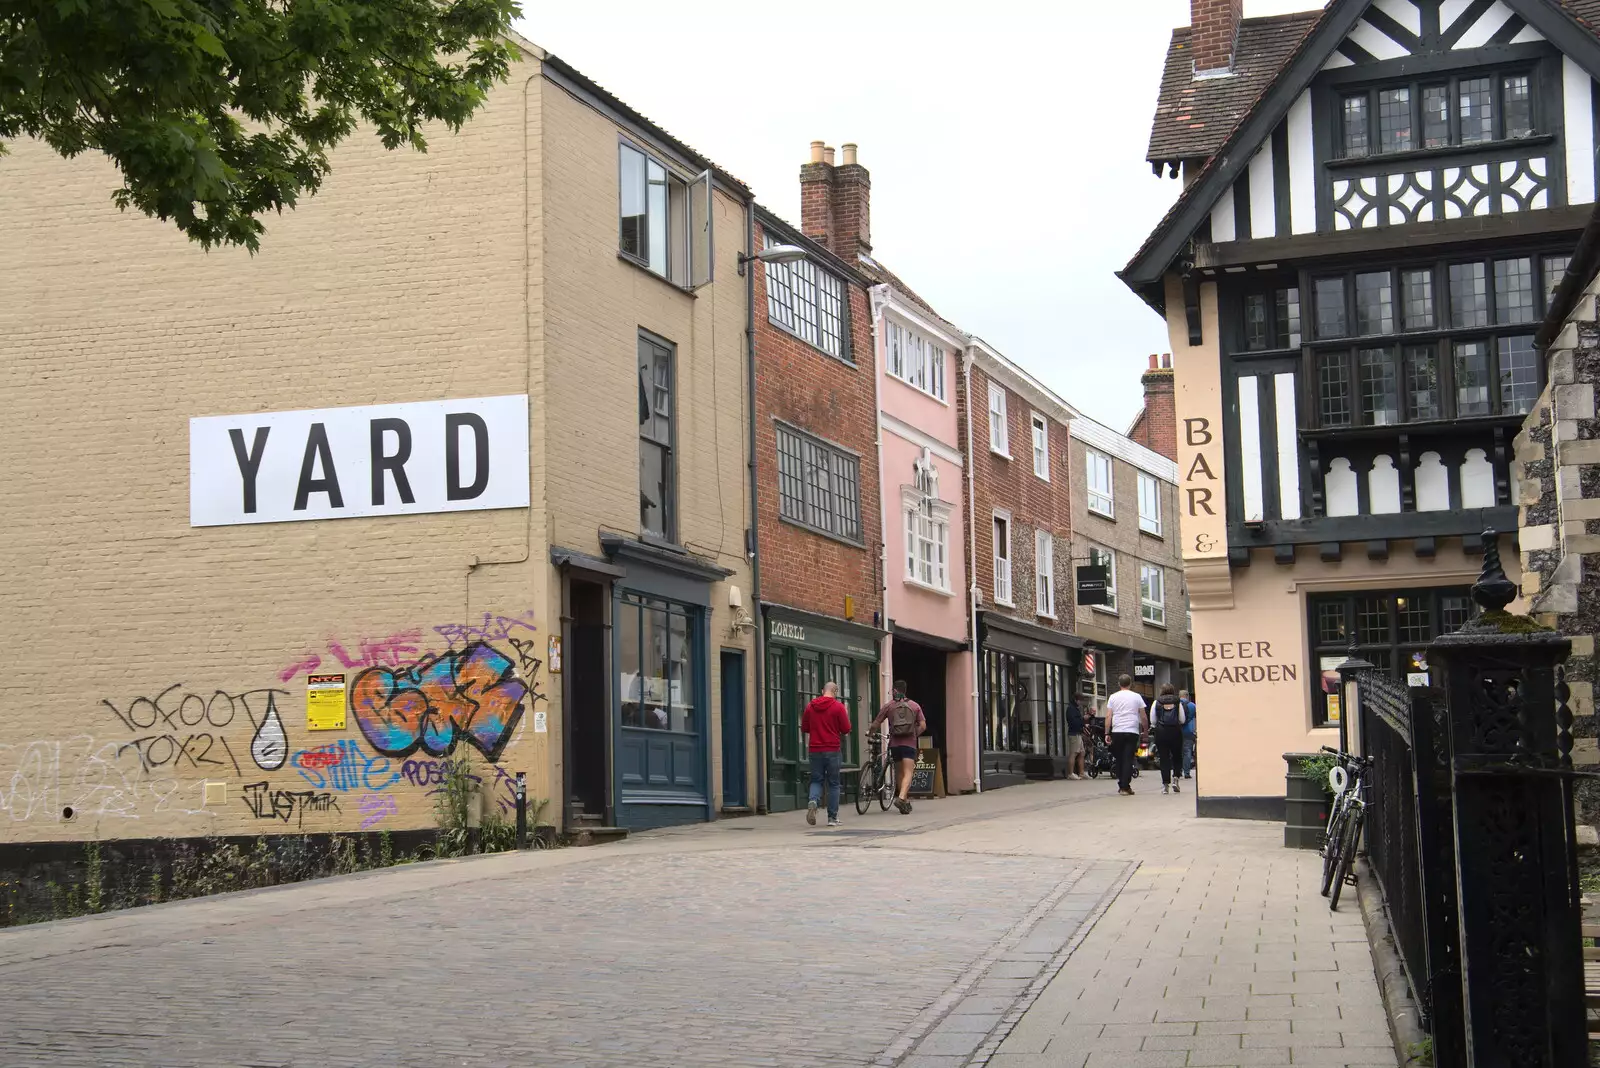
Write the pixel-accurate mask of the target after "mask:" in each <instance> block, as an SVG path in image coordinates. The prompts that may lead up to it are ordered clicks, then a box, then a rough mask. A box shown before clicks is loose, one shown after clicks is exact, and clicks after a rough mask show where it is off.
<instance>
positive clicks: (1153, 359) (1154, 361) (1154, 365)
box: [1150, 352, 1156, 371]
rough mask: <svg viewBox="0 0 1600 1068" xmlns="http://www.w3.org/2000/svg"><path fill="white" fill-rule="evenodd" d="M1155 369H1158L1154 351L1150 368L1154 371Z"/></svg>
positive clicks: (1151, 355)
mask: <svg viewBox="0 0 1600 1068" xmlns="http://www.w3.org/2000/svg"><path fill="white" fill-rule="evenodd" d="M1155 369H1156V354H1155V353H1153V352H1152V353H1151V354H1150V370H1152V371H1154V370H1155Z"/></svg>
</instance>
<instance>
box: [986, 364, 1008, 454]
mask: <svg viewBox="0 0 1600 1068" xmlns="http://www.w3.org/2000/svg"><path fill="white" fill-rule="evenodd" d="M989 448H990V449H992V450H993V451H995V452H997V453H999V454H1000V455H1001V456H1010V455H1011V433H1010V428H1009V427H1007V426H1006V391H1005V387H1004V386H1001V385H1000V384H999V383H997V382H990V383H989Z"/></svg>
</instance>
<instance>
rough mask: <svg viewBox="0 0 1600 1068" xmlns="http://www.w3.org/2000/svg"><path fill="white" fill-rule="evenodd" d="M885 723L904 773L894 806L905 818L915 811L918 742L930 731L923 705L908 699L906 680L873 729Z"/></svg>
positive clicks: (892, 752) (892, 753)
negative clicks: (913, 794)
mask: <svg viewBox="0 0 1600 1068" xmlns="http://www.w3.org/2000/svg"><path fill="white" fill-rule="evenodd" d="M884 722H887V723H888V724H889V759H891V760H893V761H894V762H895V766H896V767H897V768H898V769H899V773H900V789H899V790H898V791H897V793H896V796H895V799H894V807H895V808H897V809H899V810H900V813H901V815H904V814H906V813H908V812H910V811H911V800H910V797H909V795H910V793H911V776H912V774H913V773H914V772H915V771H916V768H917V739H918V738H920V737H922V733H923V732H924V731H926V730H927V729H928V721H927V720H926V719H924V718H923V716H922V706H921V705H919V704H917V703H916V702H915V701H912V700H910V699H909V698H907V697H906V684H905V681H904V680H903V679H896V680H895V683H894V699H893V700H891V701H890V702H889V703H888V704H886V705H884V706H883V709H882V710H881V711H880V712H879V713H878V715H877V717H876V718H875V719H873V721H872V729H873V730H877V729H878V726H879V725H880V724H882V723H884Z"/></svg>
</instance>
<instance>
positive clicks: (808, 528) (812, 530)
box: [778, 515, 867, 549]
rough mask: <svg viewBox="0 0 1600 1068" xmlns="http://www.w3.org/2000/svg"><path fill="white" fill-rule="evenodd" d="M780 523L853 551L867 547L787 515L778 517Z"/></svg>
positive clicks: (859, 542) (862, 543)
mask: <svg viewBox="0 0 1600 1068" xmlns="http://www.w3.org/2000/svg"><path fill="white" fill-rule="evenodd" d="M778 522H780V523H782V524H783V525H784V526H788V527H794V528H795V529H796V530H803V531H805V532H806V533H807V534H815V535H816V536H817V537H819V538H827V539H828V540H829V541H835V542H838V543H839V544H840V545H848V546H849V547H850V548H852V549H865V548H866V547H867V544H866V542H863V541H855V540H852V539H850V538H847V537H845V536H844V535H843V534H835V533H834V532H833V531H831V530H823V529H822V528H821V527H814V526H812V525H811V524H810V523H802V522H801V521H800V520H798V519H790V518H789V517H788V516H786V515H780V516H778Z"/></svg>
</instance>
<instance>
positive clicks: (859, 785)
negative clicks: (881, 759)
mask: <svg viewBox="0 0 1600 1068" xmlns="http://www.w3.org/2000/svg"><path fill="white" fill-rule="evenodd" d="M877 792H878V784H877V782H876V781H875V780H874V779H873V767H872V761H870V760H868V761H866V762H865V763H863V764H862V765H861V774H860V775H858V776H857V777H856V815H858V816H865V815H866V814H867V809H869V808H871V807H872V795H873V794H875V793H877Z"/></svg>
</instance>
